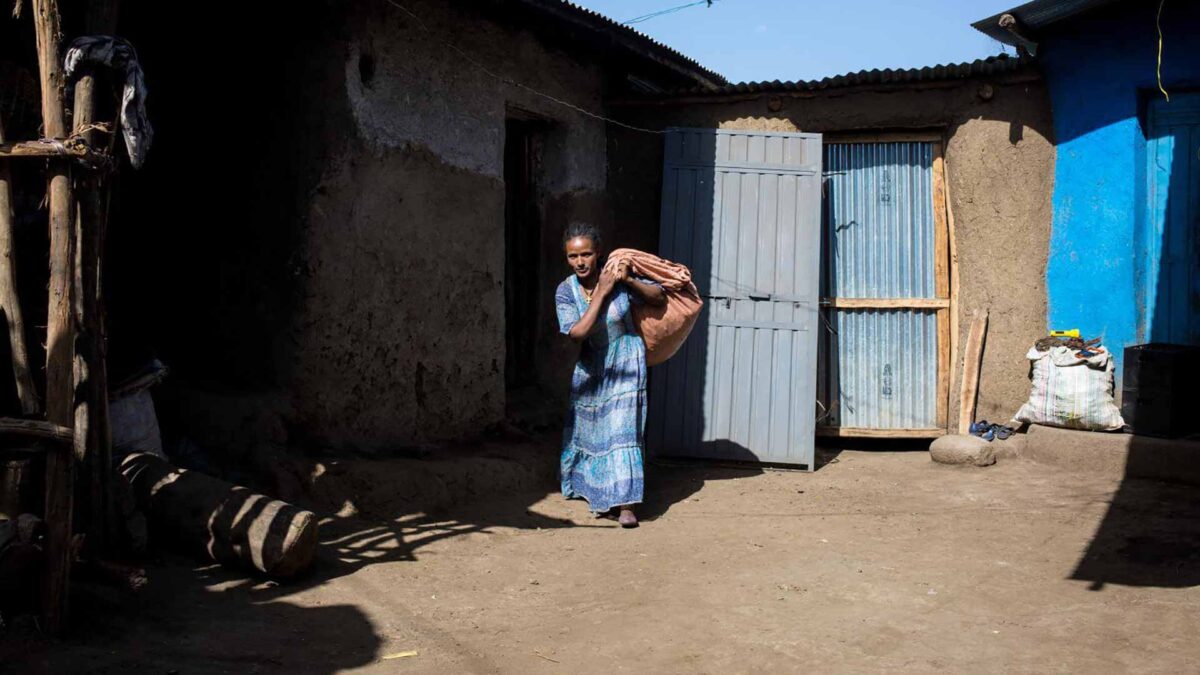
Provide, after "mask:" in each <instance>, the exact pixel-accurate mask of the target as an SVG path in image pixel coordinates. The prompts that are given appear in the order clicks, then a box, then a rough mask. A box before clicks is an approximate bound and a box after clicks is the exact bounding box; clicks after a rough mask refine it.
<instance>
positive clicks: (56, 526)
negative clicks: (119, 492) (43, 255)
mask: <svg viewBox="0 0 1200 675" xmlns="http://www.w3.org/2000/svg"><path fill="white" fill-rule="evenodd" d="M59 21H60V19H59V13H58V0H33V23H34V30H35V33H36V37H37V52H38V70H39V75H40V80H41V89H42V127H43V129H44V131H45V135H46V136H47V137H48V138H64V137H65V136H66V132H67V129H66V120H65V113H64V111H63V73H62V63H61V60H60V58H59V54H60V49H59V46H60V44H59V43H60V41H61V38H62V30H61V28H60V24H59ZM49 165H50V166H49V171H48V174H49V176H48V177H49V181H48V183H49V185H50V188H49V204H50V228H49V229H50V306H49V312H48V314H47V325H46V417H47V419H48V420H49V421H50V422H53V423H55V424H59V425H63V426H71V425H73V424H74V392H73V375H72V368H73V366H72V362H71V361H72V360H71V347H72V339H71V333H72V330H71V303H70V292H71V276H72V274H71V272H72V260H71V254H72V248H74V245H73V237H72V234H71V226H72V219H71V183H70V176H69V166H68V164H67V163H66V162H65V161H64V160H52V161H50V163H49ZM74 471H75V457H74V454H73V453H72V452H71V450H70V448H69V447H68V448H63V449H61V450H57V451H52V452H50V453H49V454H48V455H47V457H46V511H45V514H44V515H45V520H46V588H45V594H44V596H43V613H44V617H45V628H46V630H47V632H49V633H51V634H60V633H62V632H63V630H64V629H65V628H66V625H67V616H68V611H69V605H68V595H69V593H68V591H69V588H70V577H71V556H72V546H71V510H72V501H73V495H74V490H75V486H74V475H75V474H74Z"/></svg>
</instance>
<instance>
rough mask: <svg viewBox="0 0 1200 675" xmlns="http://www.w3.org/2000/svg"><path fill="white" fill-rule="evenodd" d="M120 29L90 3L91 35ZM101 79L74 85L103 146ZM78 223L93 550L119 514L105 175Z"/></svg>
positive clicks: (81, 383) (88, 192)
mask: <svg viewBox="0 0 1200 675" xmlns="http://www.w3.org/2000/svg"><path fill="white" fill-rule="evenodd" d="M115 30H116V2H115V1H111V2H103V1H94V2H90V3H89V4H88V17H87V31H88V33H90V34H93V35H95V34H111V33H113V32H114V31H115ZM95 90H96V80H95V77H94V76H93V75H92V74H91V73H85V74H83V75H82V76H81V77H80V78H79V79H78V81H77V82H76V83H75V102H74V107H73V109H72V110H73V112H74V133H75V134H82V135H83V136H84V137H85V138H86V139H87V141H88V144H89V145H90V146H91V147H93V148H95V147H97V146H98V145H99V141H100V134H99V133H98V132H96V131H94V130H93V131H86V129H87V128H88V127H89V126H90V125H92V124H93V123H94V122H95V120H96V96H95ZM76 188H77V189H76V193H77V195H78V203H77V204H76V208H77V219H76V223H75V265H74V275H73V277H72V280H73V285H72V310H73V314H74V319H75V329H76V331H77V333H76V335H75V354H74V365H73V379H74V386H75V391H76V399H75V413H74V428H75V442H74V450H75V459H76V461H77V462H78V466H79V467H81V468H82V470H83V472H84V475H85V480H86V483H85V489H84V490H83V491H82V492H81V494H82V495H84V496H85V497H86V503H87V504H88V506H89V508H88V510H87V514H88V517H87V521H86V523H84V527H85V528H86V530H85V531H86V532H87V537H88V546H89V549H90V550H92V551H104V550H106V549H107V548H108V545H109V540H110V537H111V536H112V535H113V534H114V527H115V517H116V511H115V509H114V508H113V503H112V499H111V484H112V475H113V470H114V467H113V465H112V433H111V428H110V426H109V421H108V368H107V364H106V358H105V357H106V354H105V352H106V349H105V344H104V343H105V327H104V314H103V303H102V300H101V293H102V289H101V274H102V263H101V261H102V259H103V257H104V235H105V231H106V229H107V222H106V220H107V213H106V210H105V202H106V200H105V196H104V193H105V189H106V188H105V185H104V178H103V176H102V175H100V174H90V175H87V176H85V177H84V178H82V179H81V180H80V181H78V183H77V185H76Z"/></svg>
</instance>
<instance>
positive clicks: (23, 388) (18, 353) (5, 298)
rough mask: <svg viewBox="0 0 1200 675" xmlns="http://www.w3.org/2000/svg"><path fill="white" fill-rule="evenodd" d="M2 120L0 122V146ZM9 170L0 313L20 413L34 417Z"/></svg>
mask: <svg viewBox="0 0 1200 675" xmlns="http://www.w3.org/2000/svg"><path fill="white" fill-rule="evenodd" d="M4 141H5V139H4V121H3V120H0V143H4ZM14 237H15V234H14V228H13V196H12V168H11V167H10V166H9V164H8V162H7V161H6V160H0V310H3V312H4V319H5V322H6V323H7V324H8V344H9V349H10V352H11V354H12V369H13V379H14V380H16V383H17V398H18V399H20V401H21V412H22V413H24V414H26V415H36V414H37V413H38V411H39V410H40V409H41V401H39V400H38V392H37V387H36V386H35V385H34V384H33V372H32V371H31V370H30V369H29V351H28V349H26V347H25V318H24V314H23V313H22V312H21V301H20V298H19V297H18V295H17V258H16V255H15V253H14V252H13V246H14Z"/></svg>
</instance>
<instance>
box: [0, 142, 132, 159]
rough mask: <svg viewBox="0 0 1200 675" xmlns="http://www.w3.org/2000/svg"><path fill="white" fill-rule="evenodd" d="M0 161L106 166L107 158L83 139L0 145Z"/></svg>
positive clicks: (5, 143)
mask: <svg viewBox="0 0 1200 675" xmlns="http://www.w3.org/2000/svg"><path fill="white" fill-rule="evenodd" d="M0 159H10V160H11V159H80V160H84V163H85V164H93V165H98V166H107V165H108V164H109V163H110V159H109V156H108V155H107V154H105V153H102V152H99V151H97V150H96V149H95V147H93V146H92V145H91V144H89V143H88V142H87V141H86V140H84V139H83V137H79V136H72V137H70V138H67V139H64V140H53V139H43V140H39V141H21V142H19V143H9V142H4V143H0Z"/></svg>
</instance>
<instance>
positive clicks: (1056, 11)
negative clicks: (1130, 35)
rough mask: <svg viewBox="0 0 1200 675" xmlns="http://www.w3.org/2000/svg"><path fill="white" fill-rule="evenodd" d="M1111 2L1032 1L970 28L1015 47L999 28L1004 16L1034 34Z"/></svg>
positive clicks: (1099, 0)
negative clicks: (1009, 15) (1013, 19)
mask: <svg viewBox="0 0 1200 675" xmlns="http://www.w3.org/2000/svg"><path fill="white" fill-rule="evenodd" d="M1113 2H1116V0H1034V1H1033V2H1027V3H1025V4H1023V5H1021V6H1019V7H1013V8H1012V9H1010V10H1008V11H1006V12H1000V13H999V14H996V15H994V16H989V17H988V18H986V19H983V20H981V21H976V22H975V23H973V24H971V26H972V27H973V28H975V30H978V31H980V32H982V33H984V34H985V35H988V36H989V37H993V38H995V39H997V40H999V41H1001V42H1003V43H1005V44H1010V45H1015V44H1017V41H1016V40H1014V39H1013V35H1012V33H1010V32H1008V31H1007V30H1005V29H1004V28H1001V27H1000V17H1002V16H1004V15H1005V14H1012V15H1013V16H1014V17H1016V19H1017V21H1018V22H1019V23H1020V24H1021V26H1022V27H1024V28H1027V29H1029V30H1031V31H1035V32H1036V31H1038V30H1040V29H1042V28H1045V27H1047V26H1049V25H1051V24H1055V23H1058V22H1059V21H1063V20H1065V19H1069V18H1071V17H1073V16H1076V15H1079V14H1082V13H1084V12H1086V11H1088V10H1092V9H1095V8H1097V7H1103V6H1104V5H1109V4H1112V3H1113Z"/></svg>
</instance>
